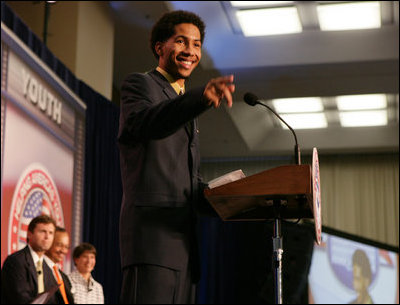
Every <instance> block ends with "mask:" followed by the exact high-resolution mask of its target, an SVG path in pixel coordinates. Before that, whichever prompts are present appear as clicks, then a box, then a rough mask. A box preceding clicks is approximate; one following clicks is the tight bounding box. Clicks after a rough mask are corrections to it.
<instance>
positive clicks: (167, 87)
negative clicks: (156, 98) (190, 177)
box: [149, 70, 196, 142]
mask: <svg viewBox="0 0 400 305" xmlns="http://www.w3.org/2000/svg"><path fill="white" fill-rule="evenodd" d="M149 75H150V76H151V77H152V78H153V79H154V80H155V81H156V82H157V83H158V84H159V85H160V87H161V88H162V89H163V92H164V94H165V95H166V96H167V97H168V98H169V99H170V100H172V99H175V98H177V97H178V94H176V91H175V90H174V88H172V86H171V84H170V83H169V82H168V80H167V79H165V77H164V76H162V74H161V73H160V72H158V71H157V70H152V71H150V72H149ZM195 125H196V123H195V120H192V121H189V122H187V123H186V124H185V131H186V133H187V135H188V137H189V141H190V142H191V141H192V139H193V135H194V130H195Z"/></svg>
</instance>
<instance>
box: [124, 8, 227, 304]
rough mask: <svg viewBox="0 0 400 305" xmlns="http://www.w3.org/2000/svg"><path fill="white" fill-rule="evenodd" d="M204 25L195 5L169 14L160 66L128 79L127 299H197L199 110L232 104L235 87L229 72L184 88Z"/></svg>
mask: <svg viewBox="0 0 400 305" xmlns="http://www.w3.org/2000/svg"><path fill="white" fill-rule="evenodd" d="M204 29H205V26H204V23H203V22H202V20H201V19H200V18H199V17H198V16H196V15H195V14H193V13H190V12H185V11H175V12H170V13H166V14H164V15H163V16H162V17H161V18H160V20H159V21H158V22H157V23H156V24H155V25H154V27H153V30H152V34H151V49H152V52H153V54H154V55H155V57H156V58H157V60H158V67H157V68H156V69H155V70H153V71H151V72H148V73H144V74H141V73H133V74H131V75H129V76H128V77H127V78H126V79H125V81H124V82H123V84H122V88H121V113H120V126H119V134H118V142H119V148H120V162H121V175H122V182H123V199H122V207H121V216H120V250H121V260H122V268H123V283H122V290H121V299H120V301H121V303H164V304H168V303H194V301H195V299H194V296H195V295H194V287H195V283H196V281H198V279H199V260H198V253H197V252H198V250H197V239H196V232H195V226H196V209H197V208H199V207H201V206H202V205H201V204H200V203H205V202H202V200H201V199H203V200H204V198H203V197H202V191H203V188H204V184H202V182H201V179H200V176H199V166H200V156H199V139H198V126H197V120H196V117H197V116H199V115H200V114H201V113H203V112H204V111H206V110H207V109H209V108H211V107H212V106H214V107H219V106H220V104H221V101H222V100H223V99H224V100H226V103H227V105H228V107H231V106H232V95H231V94H232V92H234V85H233V75H230V76H223V77H218V78H215V79H211V80H210V81H209V82H208V83H207V84H206V85H205V86H203V87H201V88H197V89H194V90H188V91H187V92H186V93H184V92H185V80H186V79H187V78H188V77H189V76H190V75H191V73H192V71H193V70H194V69H195V68H196V66H197V65H198V63H199V61H200V59H201V46H202V42H203V40H204ZM204 207H205V208H207V206H204ZM208 208H209V207H208Z"/></svg>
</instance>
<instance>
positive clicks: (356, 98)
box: [336, 94, 387, 110]
mask: <svg viewBox="0 0 400 305" xmlns="http://www.w3.org/2000/svg"><path fill="white" fill-rule="evenodd" d="M336 103H337V106H338V109H339V110H365V109H383V108H386V105H387V102H386V95H385V94H360V95H341V96H338V97H336Z"/></svg>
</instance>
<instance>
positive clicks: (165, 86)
mask: <svg viewBox="0 0 400 305" xmlns="http://www.w3.org/2000/svg"><path fill="white" fill-rule="evenodd" d="M149 75H150V76H151V77H152V78H153V79H154V80H155V81H156V82H157V83H158V84H159V85H160V87H161V88H162V90H163V92H164V94H165V95H166V96H167V97H168V98H169V99H170V100H172V99H174V98H176V97H177V96H178V95H177V94H176V92H175V90H174V88H172V86H171V84H170V83H169V82H168V81H167V80H166V79H165V78H164V76H162V74H161V73H160V72H158V71H157V70H153V71H150V72H149Z"/></svg>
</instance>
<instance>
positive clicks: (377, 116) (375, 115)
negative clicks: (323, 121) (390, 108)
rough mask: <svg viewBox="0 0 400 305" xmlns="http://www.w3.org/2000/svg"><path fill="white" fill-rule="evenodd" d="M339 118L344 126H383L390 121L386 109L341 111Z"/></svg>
mask: <svg viewBox="0 0 400 305" xmlns="http://www.w3.org/2000/svg"><path fill="white" fill-rule="evenodd" d="M339 118H340V124H341V125H342V126H343V127H366V126H383V125H387V121H388V120H387V111H386V110H367V111H349V112H339Z"/></svg>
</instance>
